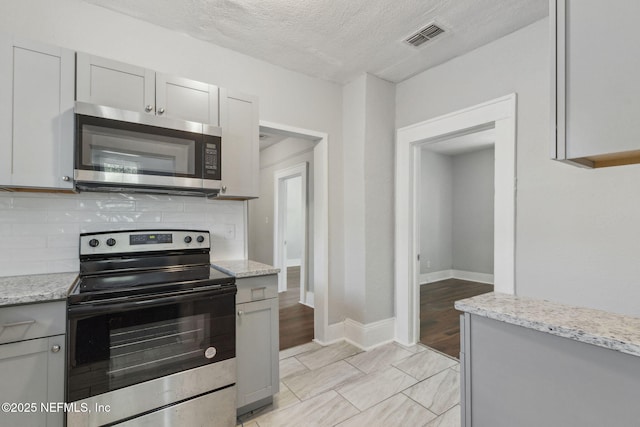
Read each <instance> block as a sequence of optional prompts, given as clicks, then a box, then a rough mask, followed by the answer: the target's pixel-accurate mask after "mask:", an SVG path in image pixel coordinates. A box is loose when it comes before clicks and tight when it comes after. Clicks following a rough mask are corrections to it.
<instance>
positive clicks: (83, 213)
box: [0, 193, 245, 276]
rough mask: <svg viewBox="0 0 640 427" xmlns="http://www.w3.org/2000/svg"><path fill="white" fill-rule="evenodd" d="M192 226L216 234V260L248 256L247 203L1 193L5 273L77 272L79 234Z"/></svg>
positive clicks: (1, 266)
mask: <svg viewBox="0 0 640 427" xmlns="http://www.w3.org/2000/svg"><path fill="white" fill-rule="evenodd" d="M144 228H147V229H156V228H188V229H197V230H209V231H210V232H211V237H212V243H211V259H212V260H216V259H217V260H223V259H224V260H228V259H238V258H243V255H244V238H245V236H244V203H243V202H238V201H223V200H206V199H205V198H199V197H181V196H161V195H125V194H117V193H108V194H107V193H81V194H31V193H0V236H2V238H1V239H0V276H14V275H16V276H17V275H25V274H41V273H60V272H67V271H78V251H79V234H80V233H87V232H94V231H109V230H128V229H144Z"/></svg>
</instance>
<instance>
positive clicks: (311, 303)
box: [300, 291, 315, 308]
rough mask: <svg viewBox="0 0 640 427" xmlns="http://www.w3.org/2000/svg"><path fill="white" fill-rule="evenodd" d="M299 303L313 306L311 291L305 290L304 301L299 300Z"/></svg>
mask: <svg viewBox="0 0 640 427" xmlns="http://www.w3.org/2000/svg"><path fill="white" fill-rule="evenodd" d="M300 304H303V305H306V306H307V307H311V308H315V307H314V305H313V292H308V291H307V297H306V299H305V300H304V301H300Z"/></svg>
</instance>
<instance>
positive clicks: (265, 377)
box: [236, 298, 279, 408]
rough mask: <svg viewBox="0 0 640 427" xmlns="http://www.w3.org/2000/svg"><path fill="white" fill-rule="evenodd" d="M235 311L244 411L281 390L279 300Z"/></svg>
mask: <svg viewBox="0 0 640 427" xmlns="http://www.w3.org/2000/svg"><path fill="white" fill-rule="evenodd" d="M236 308H237V316H236V328H237V329H236V361H237V367H238V369H237V372H238V378H237V384H236V385H237V388H238V402H237V405H238V408H241V407H243V406H245V405H248V404H250V403H253V402H256V401H258V400H260V399H264V398H267V397H269V396H272V395H273V394H274V393H276V392H277V390H278V387H279V384H278V381H279V378H278V377H279V370H278V366H279V359H278V299H277V298H271V299H267V300H262V301H255V302H248V303H244V304H238V305H237V306H236Z"/></svg>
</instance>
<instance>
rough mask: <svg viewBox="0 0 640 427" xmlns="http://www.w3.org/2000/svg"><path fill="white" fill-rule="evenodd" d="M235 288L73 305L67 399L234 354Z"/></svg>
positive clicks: (70, 320) (82, 397) (142, 380)
mask: <svg viewBox="0 0 640 427" xmlns="http://www.w3.org/2000/svg"><path fill="white" fill-rule="evenodd" d="M235 293H236V288H235V286H229V287H224V288H220V287H216V288H215V289H211V290H206V291H201V290H190V291H182V292H175V293H172V294H163V295H156V296H153V297H149V296H145V297H135V298H128V299H126V300H125V301H111V302H108V301H107V302H104V301H100V302H98V303H89V304H87V303H84V304H79V305H71V306H69V308H68V322H69V325H68V340H69V343H68V346H67V348H68V351H69V354H68V360H67V365H68V366H67V402H74V401H77V400H80V399H84V398H87V397H90V396H95V395H98V394H101V393H106V392H109V391H112V390H117V389H120V388H123V387H128V386H131V385H134V384H138V383H141V382H144V381H149V380H152V379H155V378H160V377H164V376H167V375H171V374H174V373H177V372H181V371H185V370H188V369H192V368H195V367H199V366H203V365H206V364H209V363H214V362H218V361H222V360H226V359H229V358H234V357H235V310H234V309H235Z"/></svg>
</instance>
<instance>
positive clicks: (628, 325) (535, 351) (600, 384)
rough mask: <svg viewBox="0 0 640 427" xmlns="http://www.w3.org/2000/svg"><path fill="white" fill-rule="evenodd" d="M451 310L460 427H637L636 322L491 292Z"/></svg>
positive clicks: (639, 328)
mask: <svg viewBox="0 0 640 427" xmlns="http://www.w3.org/2000/svg"><path fill="white" fill-rule="evenodd" d="M456 308H457V309H458V310H461V311H464V312H465V313H464V314H463V315H462V316H461V344H462V345H461V352H460V368H461V371H460V372H461V407H462V425H463V426H465V427H469V426H473V427H502V426H504V427H513V426H519V427H528V426H531V427H534V426H535V427H539V426H546V427H555V426H558V427H560V426H562V427H566V426H581V427H588V426H632V425H639V424H638V423H639V420H640V406H639V405H638V403H637V402H638V396H639V395H640V394H639V393H640V319H638V318H634V317H630V316H623V315H617V314H613V313H607V312H603V311H599V310H593V309H587V308H580V307H571V306H566V305H561V304H555V303H551V302H548V301H541V300H534V299H529V298H523V297H516V296H512V295H504V294H498V293H489V294H485V295H480V296H477V297H473V298H469V299H466V300H462V301H457V302H456Z"/></svg>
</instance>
